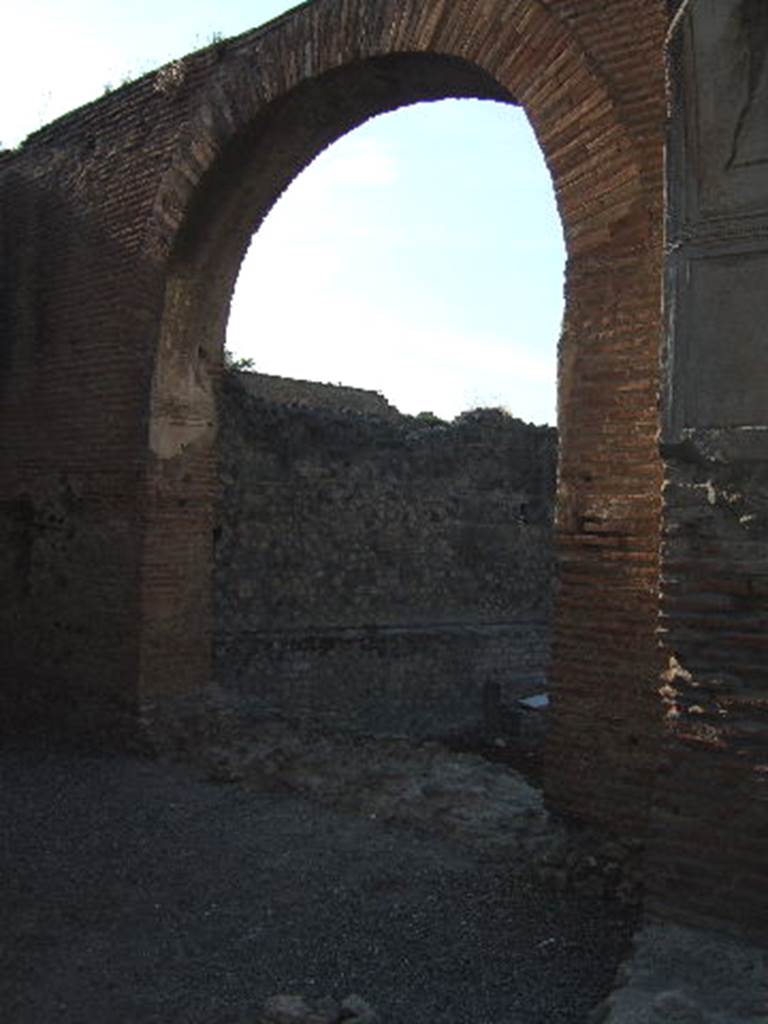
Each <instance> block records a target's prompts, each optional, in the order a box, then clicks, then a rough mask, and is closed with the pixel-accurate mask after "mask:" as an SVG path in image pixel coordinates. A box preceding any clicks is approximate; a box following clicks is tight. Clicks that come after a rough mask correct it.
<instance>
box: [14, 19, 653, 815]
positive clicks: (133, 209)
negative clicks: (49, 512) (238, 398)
mask: <svg viewBox="0 0 768 1024" xmlns="http://www.w3.org/2000/svg"><path fill="white" fill-rule="evenodd" d="M663 29H664V19H663V17H662V13H661V7H660V5H658V6H657V5H656V4H654V3H649V2H648V0H616V2H614V3H612V4H610V5H606V4H605V3H604V2H603V0H580V2H576V0H552V2H550V3H549V4H546V5H545V4H543V3H541V2H538V0H521V2H519V3H514V4H510V3H508V2H506V0H505V2H502V0H498V2H497V3H494V4H482V5H479V4H475V3H472V2H457V0H431V2H429V3H422V2H418V3H417V2H413V0H382V2H380V3H377V4H375V5H371V4H368V3H363V2H343V3H342V2H341V0H316V2H315V3H312V4H309V5H306V6H304V7H301V8H300V9H298V10H297V11H295V12H294V13H292V14H291V15H288V16H286V17H284V18H282V19H278V20H277V21H276V22H274V23H272V24H271V25H270V26H268V27H267V28H266V29H265V30H263V31H255V32H252V33H247V34H245V35H244V36H241V37H239V38H237V39H235V40H231V41H227V42H224V43H222V44H218V45H216V46H214V47H211V48H209V49H208V50H205V51H202V52H200V53H198V54H194V55H192V56H190V57H188V58H185V59H184V60H182V61H180V62H177V64H176V65H173V66H171V67H169V68H166V69H164V70H163V71H161V72H159V73H157V74H154V75H149V76H146V77H145V78H143V79H141V80H139V81H138V82H136V83H133V84H131V85H129V86H127V87H125V88H123V89H121V90H118V91H117V92H116V93H115V94H113V95H111V96H108V97H105V98H103V99H102V100H99V101H97V102H96V103H94V104H91V105H90V106H89V107H87V108H84V109H83V110H81V111H77V112H75V113H74V114H73V115H70V116H69V117H68V118H65V119H63V120H62V121H59V122H57V123H56V124H54V125H52V126H50V127H49V128H48V129H45V130H44V131H42V132H41V133H39V134H38V135H37V136H36V137H35V138H34V139H33V140H32V141H31V142H30V143H29V144H28V145H27V146H26V147H25V148H24V149H23V150H22V151H21V152H20V153H19V154H18V155H16V156H15V157H13V159H12V160H11V161H10V162H8V161H6V162H5V163H4V164H3V165H0V175H2V178H1V179H0V181H1V182H2V188H3V209H4V211H5V212H4V213H3V216H4V218H8V217H10V218H11V219H13V218H16V221H17V222H18V223H17V234H18V242H17V243H14V244H17V245H18V246H20V247H22V248H23V246H24V245H27V244H28V240H29V239H36V241H34V242H33V243H32V244H33V246H34V247H33V248H32V249H31V250H29V252H28V256H27V261H28V276H27V277H26V278H25V279H24V280H23V281H22V282H20V283H16V284H13V282H12V285H13V287H10V286H9V287H8V289H7V290H8V291H9V292H10V291H13V292H14V294H18V295H20V296H21V299H20V300H19V303H17V306H19V308H17V306H14V307H13V309H10V312H9V307H8V303H7V301H6V303H5V305H4V307H3V310H4V312H3V315H4V316H5V317H7V321H6V322H7V323H9V324H10V331H9V335H12V336H13V337H14V339H15V340H14V345H13V349H12V351H11V355H10V357H9V359H7V360H6V364H7V366H6V369H4V370H3V371H2V372H3V377H4V381H5V386H6V390H7V393H8V394H12V395H15V396H18V397H17V399H16V400H15V405H14V404H13V402H12V403H11V405H10V406H4V411H3V413H2V416H3V422H2V437H3V444H4V448H3V463H2V465H3V472H4V479H5V480H7V481H8V486H7V491H6V493H7V494H8V495H9V500H12V501H16V500H17V499H19V498H20V497H23V496H24V495H26V494H28V493H32V492H35V493H37V491H36V489H38V490H39V489H42V490H43V491H45V492H46V494H47V493H48V492H51V493H53V490H52V489H53V487H54V485H53V484H52V483H51V480H50V478H51V474H55V473H58V472H63V473H64V474H65V476H67V477H68V478H69V477H71V478H72V480H76V482H77V485H78V487H81V492H82V494H83V495H84V497H83V501H82V504H81V506H80V508H81V511H80V513H79V514H80V515H81V518H82V522H81V523H80V526H79V527H78V529H79V530H80V534H81V535H82V536H83V537H84V538H88V543H89V544H90V545H91V547H88V549H87V551H86V552H85V554H83V555H82V556H81V555H80V554H79V552H78V551H75V550H74V549H73V550H72V551H70V552H68V553H65V554H64V555H62V559H63V562H64V563H65V564H66V565H67V567H68V568H67V572H68V573H69V577H70V579H71V583H70V589H69V591H68V594H69V596H68V599H67V606H68V609H69V614H70V615H71V616H72V617H73V618H74V619H77V620H78V623H79V628H81V630H82V632H81V633H79V634H77V636H78V639H77V642H76V643H74V644H73V648H72V651H73V653H72V656H71V660H70V661H69V662H68V663H67V664H66V665H60V664H59V663H58V662H56V658H55V655H54V653H53V652H54V648H55V643H54V635H53V632H52V627H51V625H50V623H49V622H48V616H47V615H46V616H44V617H43V620H44V621H43V622H42V623H41V616H40V614H39V610H38V605H37V604H36V603H35V602H34V601H33V600H31V599H30V598H28V597H25V596H23V594H22V593H21V591H19V593H14V595H9V598H10V596H12V597H13V607H14V608H15V609H16V610H15V611H14V612H13V615H12V616H9V615H6V616H5V620H4V625H3V628H4V630H5V635H6V636H14V637H21V638H22V639H21V640H19V642H18V643H17V644H16V653H15V654H14V655H13V659H12V660H11V662H10V663H9V664H10V666H11V669H12V674H13V676H14V678H16V679H17V680H18V684H19V687H20V688H21V689H20V690H19V694H20V697H19V700H20V702H21V704H24V703H25V700H26V698H25V696H24V695H25V693H26V692H27V690H26V687H27V686H28V683H27V680H28V679H29V678H32V676H34V675H35V673H36V672H38V670H40V671H42V676H41V683H40V689H39V693H40V695H41V700H42V702H43V703H44V704H45V703H47V700H48V697H49V696H50V695H51V694H52V693H53V692H54V690H55V689H58V690H60V691H61V692H62V693H64V694H70V693H75V692H78V691H79V690H80V689H83V690H84V692H85V693H86V698H85V702H84V703H82V704H81V705H80V712H79V713H82V712H83V709H84V708H86V707H90V706H98V705H99V704H100V703H102V697H105V696H106V695H107V694H113V695H114V696H115V697H117V698H119V699H120V700H122V701H125V702H127V704H128V705H131V704H134V703H137V704H138V703H146V702H147V701H153V700H157V699H161V698H163V697H165V696H172V695H174V694H181V693H189V692H190V691H194V690H195V689H196V688H199V687H202V686H204V685H205V684H206V683H207V681H208V665H209V637H210V572H211V537H210V534H211V527H212V520H211V508H212V499H213V490H214V479H213V473H212V449H213V440H214V437H215V423H214V415H213V402H212V394H213V382H214V379H215V375H216V372H217V369H216V368H217V366H218V364H219V360H220V348H221V343H222V336H223V328H224V323H225V320H226V313H227V308H228V302H229V298H230V295H231V289H232V283H233V281H234V279H235V276H236V273H237V270H238V267H239V262H240V259H241V257H242V254H243V251H244V249H245V246H246V245H247V242H248V240H249V238H250V235H251V233H252V231H253V230H254V229H255V228H256V227H257V226H258V224H259V223H260V220H261V219H262V218H263V216H264V214H265V213H266V212H267V210H268V209H269V207H270V205H271V204H272V203H273V202H274V200H275V198H276V197H277V195H278V194H279V193H280V191H281V190H282V189H283V188H284V187H285V186H286V185H287V184H288V183H289V182H290V181H291V179H292V178H293V177H294V176H295V175H296V173H297V172H298V170H299V169H300V168H301V167H302V166H304V165H305V164H306V163H307V162H308V161H309V160H310V159H311V158H312V157H313V156H314V155H315V154H316V153H317V152H318V151H319V150H320V149H322V148H323V147H324V146H325V145H327V144H329V143H330V142H332V141H333V140H334V139H335V138H337V137H338V136H339V135H340V134H342V133H343V132H344V131H346V130H348V129H350V128H352V127H354V126H355V125H357V124H359V123H360V122H361V121H363V120H364V119H366V118H367V117H369V116H371V115H372V114H375V113H378V112H380V111H384V110H388V109H393V108H395V107H397V106H401V105H403V104H407V103H410V102H414V101H416V100H420V99H427V98H437V97H443V96H449V95H452V96H453V95H456V96H481V97H488V98H496V99H507V100H510V99H514V100H516V101H518V102H520V103H522V104H523V105H524V107H525V109H526V111H527V113H528V115H529V117H530V119H531V121H532V123H533V125H534V128H535V130H536V131H537V133H538V137H539V139H540V141H541V145H542V148H543V151H544V154H545V157H546V159H547V162H548V165H549V167H550V170H551V172H552V176H553V181H554V184H555V188H556V192H557V198H558V202H559V206H560V210H561V213H562V217H563V223H564V227H565V234H566V240H567V245H568V251H569V264H568V273H567V289H566V294H567V309H566V320H565V330H564V334H563V339H562V344H561V353H560V365H561V370H560V373H561V377H560V394H561V431H562V439H563V443H562V458H561V471H560V516H559V531H560V541H559V543H560V558H561V566H562V569H561V580H562V582H561V590H560V598H559V611H558V625H557V646H556V664H555V682H556V695H555V714H556V720H557V726H556V729H555V740H554V742H553V745H552V748H551V764H550V770H549V777H548V792H549V797H550V800H551V801H552V803H553V804H554V806H556V807H559V808H561V809H563V810H568V811H571V812H573V813H577V814H579V815H581V816H583V817H586V818H588V819H590V820H592V821H596V822H599V823H602V824H607V825H609V826H612V827H616V828H631V829H633V830H635V831H639V830H642V826H643V822H644V820H645V811H646V804H647V798H648V792H649V771H650V767H651V765H652V763H653V754H654V746H653V737H654V735H655V733H656V731H657V728H656V725H657V717H658V715H657V711H656V704H655V703H654V700H653V696H652V694H653V683H654V678H655V673H656V655H655V646H654V627H655V619H656V597H655V595H656V577H657V564H656V558H657V555H656V552H657V548H658V504H659V490H660V484H661V469H660V463H659V459H658V454H657V451H656V444H655V435H656V429H657V425H656V387H657V361H658V348H659V338H660V320H659V318H660V309H661V283H660V235H661V217H662V177H661V152H662V136H661V132H662V127H663V101H664V95H663V76H662V70H661V55H662V36H663ZM29 196H34V197H36V198H35V203H36V202H37V201H38V199H39V200H40V202H41V203H42V202H44V203H45V204H47V207H50V208H51V213H50V215H49V214H48V213H46V214H45V215H44V216H43V215H37V219H36V220H35V217H34V216H33V211H32V210H30V211H29V213H25V212H23V211H24V210H26V207H23V206H22V208H21V209H22V212H19V206H18V204H19V203H21V202H22V199H23V201H24V202H31V200H29V199H28V198H27V197H29ZM20 197H21V198H20ZM41 197H42V198H41ZM510 201H512V198H511V197H510ZM32 206H33V207H34V209H37V207H36V206H35V205H34V203H32ZM47 207H46V208H47ZM46 260H48V261H50V264H51V266H50V271H49V272H48V271H44V270H43V268H44V267H46V265H47V264H46ZM25 265H26V264H25ZM51 279H52V280H53V281H54V282H55V287H54V285H53V284H51V283H50V282H51ZM41 282H43V283H41ZM50 288H53V289H54V290H53V291H51V292H50V294H49V289H50ZM297 288H299V289H300V283H299V282H297ZM19 304H20V305H19ZM44 309H50V310H51V314H52V315H51V316H50V318H49V319H48V320H46V322H45V323H44V324H43V325H42V326H41V324H40V320H39V317H40V316H41V315H42V314H41V310H44ZM36 318H38V319H36ZM43 351H46V352H48V353H49V355H46V356H42V355H40V353H41V352H43ZM41 423H45V424H46V431H45V433H44V434H43V433H41V432H40V431H39V430H35V429H34V428H35V424H41ZM51 435H53V440H51ZM22 453H24V454H23V455H22ZM81 481H85V482H84V483H81ZM36 500H37V499H35V501H36ZM37 507H38V506H37V505H35V509H37ZM35 515H37V512H35ZM72 517H74V513H73V514H72ZM17 518H18V517H17ZM22 520H23V515H22ZM72 521H73V522H74V521H75V520H74V518H72ZM9 522H11V523H12V524H15V525H12V526H9V527H8V531H9V535H10V533H11V532H13V531H15V532H13V537H14V538H17V535H19V536H21V534H23V530H22V528H21V527H19V526H18V523H17V522H16V519H13V517H12V516H10V517H9ZM78 522H80V520H78ZM35 537H36V535H34V536H33V547H34V542H35ZM17 539H18V538H17ZM97 540H98V542H97ZM84 543H85V542H84ZM14 544H16V547H14V548H13V549H12V550H13V551H14V552H15V554H14V558H15V559H16V561H17V562H18V563H19V564H22V563H23V550H24V543H23V542H22V541H18V543H17V540H14ZM86 547H87V545H86ZM17 549H18V550H17ZM9 550H11V549H10V548H9ZM22 575H23V573H22ZM21 586H22V583H19V587H21ZM44 589H45V587H43V586H42V585H41V591H42V590H44ZM10 606H11V603H10V599H9V602H8V607H10ZM13 616H16V617H15V618H14V617H13ZM81 620H82V621H81ZM33 636H37V638H38V643H37V644H36V645H35V644H33V642H32V638H33ZM41 666H45V668H44V671H43V669H42V668H41ZM3 670H5V666H4V667H3ZM106 703H107V704H108V703H109V702H108V701H107V702H106ZM105 706H106V705H105ZM43 717H45V716H44V715H43ZM107 717H108V715H107Z"/></svg>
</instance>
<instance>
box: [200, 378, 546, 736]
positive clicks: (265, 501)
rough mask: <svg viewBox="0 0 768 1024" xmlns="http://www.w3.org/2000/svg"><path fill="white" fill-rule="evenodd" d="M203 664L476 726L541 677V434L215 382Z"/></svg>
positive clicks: (273, 686) (232, 687)
mask: <svg viewBox="0 0 768 1024" xmlns="http://www.w3.org/2000/svg"><path fill="white" fill-rule="evenodd" d="M219 419H220V433H219V475H220V480H221V484H222V491H221V493H222V497H221V501H220V503H219V509H218V516H217V525H216V534H215V536H216V615H215V641H216V663H215V667H216V679H217V682H218V683H219V685H221V686H223V687H224V688H225V689H227V690H228V691H230V692H236V693H237V694H238V696H239V697H240V698H241V699H243V700H245V701H250V702H251V706H252V708H253V710H254V711H255V712H258V713H267V714H269V713H275V712H278V713H283V714H288V715H290V716H292V717H293V718H296V719H299V720H307V719H308V720H314V721H323V722H325V723H326V724H327V725H329V726H331V727H334V728H341V729H350V728H351V729H354V730H358V731H362V732H366V733H371V734H377V733H381V734H387V735H390V734H405V735H412V736H425V735H434V734H441V733H447V732H450V731H452V730H455V729H460V728H468V727H471V726H473V725H476V724H477V722H478V720H479V719H480V718H481V717H482V714H483V705H484V694H486V693H487V687H488V686H489V684H492V685H493V686H495V687H497V688H498V692H500V694H501V696H502V698H504V699H506V700H508V701H511V700H513V699H514V697H515V696H520V695H523V694H527V693H532V692H535V691H536V690H537V689H541V688H542V686H544V685H545V683H544V679H545V674H546V670H547V665H548V660H549V619H550V612H551V600H552V571H553V555H552V503H553V493H554V476H555V461H556V450H557V446H556V432H555V431H554V430H553V429H551V428H547V427H532V426H530V425H526V424H523V423H521V422H520V421H517V420H514V419H513V418H512V417H510V416H507V415H506V414H503V413H500V412H498V411H496V410H486V411H482V412H475V413H471V414H465V415H464V416H463V417H461V418H459V420H457V421H455V422H454V424H452V425H448V424H440V423H438V424H427V423H424V422H422V421H420V420H418V419H413V418H411V417H399V418H398V420H396V421H395V420H391V419H380V418H376V417H369V416H365V415H359V414H355V413H352V412H349V411H345V412H338V411H333V410H329V409H328V408H317V409H310V408H308V407H305V406H299V405H291V406H288V405H276V404H273V403H268V402H265V401H263V400H261V399H257V398H254V397H253V396H252V395H249V394H247V393H246V392H245V391H244V390H243V389H242V388H241V387H240V386H239V385H238V382H237V380H236V379H232V378H231V377H228V378H227V379H225V381H224V382H223V385H222V392H221V401H220V410H219Z"/></svg>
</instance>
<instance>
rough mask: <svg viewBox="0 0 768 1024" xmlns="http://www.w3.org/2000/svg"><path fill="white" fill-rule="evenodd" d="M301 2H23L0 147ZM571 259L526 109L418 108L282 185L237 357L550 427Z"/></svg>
mask: <svg viewBox="0 0 768 1024" xmlns="http://www.w3.org/2000/svg"><path fill="white" fill-rule="evenodd" d="M291 6H293V4H290V3H284V2H279V0H251V2H250V3H246V2H241V0H230V2H227V0H223V2H220V3H216V4H214V3H212V2H210V0H185V2H183V3H182V2H178V0H170V2H168V0H167V2H164V3H162V4H159V3H157V2H155V3H149V2H146V0H132V2H130V3H127V2H126V3H119V2H116V0H99V2H98V3H97V2H93V0H68V2H64V3H54V2H47V0H29V2H27V3H25V4H23V5H22V4H18V5H16V4H14V7H13V13H12V14H10V15H5V16H4V18H3V24H4V26H5V29H6V32H7V38H9V39H13V40H16V41H17V42H18V44H19V45H17V46H13V47H9V48H7V49H6V52H5V54H4V61H3V63H2V64H1V65H0V94H1V95H3V96H5V97H9V96H11V97H13V102H11V103H8V102H6V103H4V104H3V108H2V110H1V111H0V141H1V142H2V144H3V145H5V146H12V145H16V144H18V142H19V141H21V139H22V138H23V137H24V136H25V135H26V134H28V133H29V132H31V131H33V130H35V129H36V128H37V127H39V126H40V125H41V124H44V123H46V122H48V121H50V120H52V119H53V118H54V117H56V116H58V115H60V114H62V113H65V112H66V111H67V110H70V109H72V108H73V107H75V106H78V105H80V104H81V103H84V102H87V101H88V100H90V99H93V98H95V97H96V96H98V95H100V94H101V93H102V92H103V91H104V87H105V86H106V85H107V84H110V85H112V86H115V85H118V84H119V83H120V82H121V81H122V80H123V79H124V78H126V77H129V76H130V77H136V76H137V75H139V74H142V73H144V72H145V71H149V70H152V69H153V68H154V67H158V66H159V65H161V64H163V63H164V62H166V61H168V60H170V59H172V58H175V57H178V56H182V55H183V54H184V53H187V52H189V51H190V50H192V49H195V48H197V47H199V46H203V45H205V44H206V43H208V42H209V41H210V39H211V37H212V36H213V35H214V34H215V33H220V34H221V35H223V36H228V35H233V34H236V33H238V32H242V31H245V30H246V29H248V28H252V27H254V26H255V25H257V24H261V23H263V22H264V21H266V20H268V19H270V18H272V17H275V16H276V15H278V14H280V13H282V12H283V11H285V10H287V9H289V8H290V7H291ZM29 39H32V40H34V45H33V46H30V45H28V44H27V43H26V42H25V41H26V40H29ZM563 260H564V254H563V247H562V237H561V229H560V224H559V219H558V216H557V212H556V210H555V206H554V198H553V195H552V188H551V185H550V183H549V178H548V175H547V172H546V168H545V166H544V163H543V158H542V156H541V153H540V151H539V149H538V146H537V145H536V142H535V139H534V138H533V133H532V132H531V130H530V127H529V126H528V123H527V121H526V119H525V117H524V115H523V114H522V112H521V111H519V110H517V109H515V108H512V107H509V106H506V105H501V104H496V103H489V102H483V103H481V102H479V101H455V100H450V101H444V102H441V103H431V104H419V105H417V106H414V107H410V108H407V109H404V110H400V111H396V112H395V113H393V114H387V115H384V116H383V117H380V118H376V119H375V120H373V121H370V122H368V123H367V124H366V125H364V126H363V127H361V128H359V129H357V130H356V131H355V132H352V133H351V134H350V135H348V136H346V137H345V138H344V139H342V140H340V141H339V142H337V143H336V144H335V145H334V146H332V147H331V148H330V149H329V150H327V151H326V152H325V153H324V154H321V156H320V157H319V158H318V159H317V160H316V161H315V162H314V163H313V164H312V165H311V166H310V167H309V168H308V169H307V171H305V172H304V174H302V175H301V176H300V177H299V178H298V179H297V180H296V181H295V182H294V183H293V185H292V186H291V187H290V188H289V189H288V190H287V192H286V193H285V194H284V196H283V198H282V199H281V200H280V201H279V202H278V203H277V205H276V206H275V208H274V209H273V211H272V213H271V214H270V215H269V217H268V218H267V219H266V221H265V222H264V224H263V225H262V227H261V229H260V230H259V231H258V232H257V234H256V236H255V237H254V240H253V243H252V245H251V250H250V253H249V255H248V257H247V258H246V260H245V262H244V264H243V268H242V271H241V275H240V280H239V281H238V287H237V289H236V292H235V297H234V301H233V305H232V315H231V319H230V325H229V332H228V345H229V347H230V348H231V349H233V350H234V351H235V352H236V353H237V354H240V355H250V356H252V357H253V358H254V359H255V360H256V364H257V368H259V369H262V370H264V371H265V372H269V373H282V374H285V375H290V376H298V377H305V378H309V379H315V380H328V381H333V382H336V381H339V382H342V383H345V384H351V385H355V386H359V387H370V388H375V389H377V390H380V391H382V392H383V393H384V394H385V395H386V396H387V397H388V398H389V399H390V401H392V402H394V404H396V405H397V406H398V407H399V408H400V409H402V410H403V411H405V412H418V411H420V410H424V409H429V410H432V411H434V412H435V413H437V414H439V415H441V416H445V417H451V416H453V415H455V414H456V413H458V412H459V411H461V410H462V409H464V408H470V407H472V406H476V405H480V404H482V405H503V406H505V407H507V408H509V410H510V411H511V412H512V413H513V414H514V415H517V416H520V417H521V418H523V419H526V420H532V421H534V422H554V416H555V412H554V404H555V373H556V368H555V351H556V343H557V336H558V332H559V327H560V319H561V314H562V274H563Z"/></svg>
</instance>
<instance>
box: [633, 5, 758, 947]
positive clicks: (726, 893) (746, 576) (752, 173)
mask: <svg viewBox="0 0 768 1024" xmlns="http://www.w3.org/2000/svg"><path fill="white" fill-rule="evenodd" d="M684 15H685V16H684V17H683V18H682V19H681V20H680V21H679V22H678V24H677V29H676V32H675V34H674V36H673V37H672V39H671V49H670V82H671V86H672V91H671V96H670V100H671V113H672V117H671V122H670V136H669V150H668V151H669V180H670V190H669V199H670V204H669V210H668V215H669V223H668V233H669V254H670V255H669V259H668V264H667V281H668V306H667V310H668V332H667V344H666V347H665V361H664V371H665V375H664V376H665V380H664V383H665V417H664V424H663V435H662V452H663V455H664V458H665V468H666V484H665V489H664V534H663V575H662V588H661V627H662V629H661V636H662V639H663V641H664V645H665V649H666V650H665V655H666V657H665V671H664V673H663V676H662V680H661V685H660V688H659V696H660V698H661V700H662V701H663V707H664V735H665V742H664V746H663V750H662V758H661V760H660V774H659V778H660V783H661V784H660V785H659V786H658V788H657V790H656V793H655V800H654V805H653V815H652V845H651V856H650V870H649V876H648V881H649V889H650V899H649V905H650V907H651V909H652V911H653V912H654V913H655V914H658V915H663V916H665V917H670V916H672V917H676V918H677V919H678V920H682V921H685V922H691V923H694V924H698V923H705V924H713V923H714V924H715V925H716V926H718V927H720V928H723V927H727V928H730V929H732V930H734V931H736V932H737V933H739V934H743V933H744V932H745V931H752V932H755V933H757V934H759V935H760V936H761V937H762V938H763V939H765V938H766V937H768V885H767V884H766V865H768V814H767V813H766V812H768V789H767V787H768V405H767V404H766V396H767V395H768V347H767V346H766V323H768V298H767V296H768V290H767V289H766V281H767V280H768V177H767V176H766V171H768V6H766V4H764V3H762V2H760V0H717V2H716V3H715V2H713V0H707V2H704V3H697V4H691V5H690V7H689V8H688V9H686V10H685V12H684Z"/></svg>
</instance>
